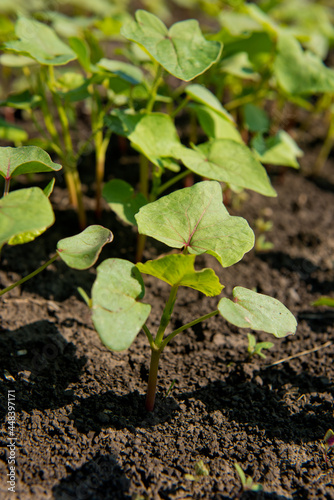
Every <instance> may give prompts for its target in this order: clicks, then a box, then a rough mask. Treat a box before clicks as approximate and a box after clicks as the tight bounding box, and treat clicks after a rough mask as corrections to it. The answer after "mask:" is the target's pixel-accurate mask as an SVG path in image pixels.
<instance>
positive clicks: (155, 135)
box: [106, 111, 180, 171]
mask: <svg viewBox="0 0 334 500" xmlns="http://www.w3.org/2000/svg"><path fill="white" fill-rule="evenodd" d="M106 123H107V125H108V126H109V127H110V128H111V129H112V130H113V131H114V132H115V133H117V134H119V135H124V136H125V137H127V138H128V139H129V140H130V141H131V143H132V146H133V147H134V148H135V149H136V150H138V151H140V152H141V153H142V154H144V155H145V156H146V157H147V158H148V159H149V160H150V161H151V162H152V163H154V165H156V166H165V165H166V164H165V163H163V158H168V157H173V156H174V150H175V149H177V148H179V147H180V139H179V136H178V135H177V131H176V128H175V125H174V123H173V120H172V119H171V118H170V116H168V115H166V114H164V113H144V114H142V113H137V114H134V115H131V114H128V113H124V112H122V111H117V112H114V113H113V115H111V116H109V117H107V118H106ZM172 168H173V170H174V171H177V170H178V165H177V164H176V163H175V162H174V164H172Z"/></svg>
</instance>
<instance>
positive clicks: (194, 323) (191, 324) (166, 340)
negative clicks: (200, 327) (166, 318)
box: [160, 309, 219, 350]
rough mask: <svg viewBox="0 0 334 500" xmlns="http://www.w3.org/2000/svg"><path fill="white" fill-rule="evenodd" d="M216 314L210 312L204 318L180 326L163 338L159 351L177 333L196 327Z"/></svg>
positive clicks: (215, 312)
mask: <svg viewBox="0 0 334 500" xmlns="http://www.w3.org/2000/svg"><path fill="white" fill-rule="evenodd" d="M217 314H219V311H218V309H217V310H216V311H212V312H211V313H209V314H205V315H204V316H201V317H200V318H198V319H195V320H194V321H191V322H190V323H187V324H186V325H183V326H180V328H178V329H177V330H174V332H172V333H170V334H169V335H168V336H167V337H166V338H165V340H164V341H163V342H162V343H161V344H160V349H161V350H163V349H164V348H165V347H166V345H167V344H168V342H170V341H171V340H172V339H173V338H174V337H176V335H178V334H179V333H181V332H183V331H184V330H187V329H188V328H191V327H192V326H194V325H197V323H201V322H202V321H205V320H207V319H209V318H211V317H212V316H216V315H217Z"/></svg>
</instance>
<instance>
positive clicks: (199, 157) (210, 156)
mask: <svg viewBox="0 0 334 500" xmlns="http://www.w3.org/2000/svg"><path fill="white" fill-rule="evenodd" d="M178 156H179V158H180V160H181V161H182V162H183V163H184V165H185V166H186V167H188V168H189V170H191V171H192V172H195V173H196V174H198V175H201V176H202V177H208V178H209V179H214V180H217V181H221V182H228V183H231V184H236V185H238V186H239V187H242V188H246V189H252V190H253V191H256V192H257V193H261V194H263V195H265V196H276V192H275V190H274V188H273V187H272V185H271V184H270V180H269V178H268V175H267V172H266V170H265V168H264V167H263V166H262V165H261V163H259V161H258V160H256V159H255V157H254V156H253V154H252V152H251V151H250V149H249V148H248V147H247V146H246V145H245V144H241V143H239V142H236V141H233V140H231V139H214V140H211V141H209V142H206V143H204V144H201V145H200V146H197V147H196V148H195V149H193V150H192V149H189V148H185V147H183V148H182V149H181V148H179V154H178Z"/></svg>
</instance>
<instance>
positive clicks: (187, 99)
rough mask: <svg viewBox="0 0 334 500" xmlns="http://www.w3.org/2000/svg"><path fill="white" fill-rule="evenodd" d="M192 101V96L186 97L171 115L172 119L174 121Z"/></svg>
mask: <svg viewBox="0 0 334 500" xmlns="http://www.w3.org/2000/svg"><path fill="white" fill-rule="evenodd" d="M189 101H190V96H188V95H187V96H186V97H185V98H184V99H183V101H181V102H180V104H179V105H178V106H177V108H175V110H174V111H173V112H172V113H171V115H170V116H171V118H172V119H174V118H175V117H176V115H177V114H178V113H179V112H180V111H181V110H182V109H183V108H185V107H186V106H187V104H188V102H189Z"/></svg>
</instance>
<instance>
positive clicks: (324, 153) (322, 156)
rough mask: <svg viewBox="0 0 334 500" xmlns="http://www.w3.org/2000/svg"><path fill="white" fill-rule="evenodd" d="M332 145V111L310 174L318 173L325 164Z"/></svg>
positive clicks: (333, 120)
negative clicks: (323, 140) (323, 139)
mask: <svg viewBox="0 0 334 500" xmlns="http://www.w3.org/2000/svg"><path fill="white" fill-rule="evenodd" d="M333 145H334V113H333V112H331V116H330V124H329V128H328V132H327V136H326V139H325V142H324V143H323V145H322V147H321V150H320V153H319V155H318V157H317V159H316V161H315V164H314V167H313V170H312V174H313V175H319V174H320V172H321V170H322V168H323V166H324V165H325V163H326V161H327V158H328V156H329V153H330V151H331V149H332V147H333Z"/></svg>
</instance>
